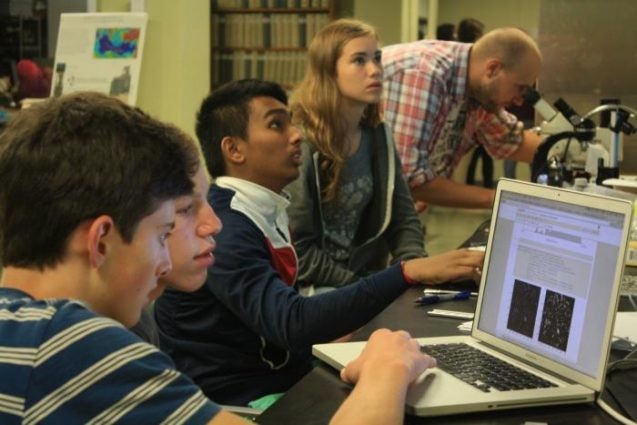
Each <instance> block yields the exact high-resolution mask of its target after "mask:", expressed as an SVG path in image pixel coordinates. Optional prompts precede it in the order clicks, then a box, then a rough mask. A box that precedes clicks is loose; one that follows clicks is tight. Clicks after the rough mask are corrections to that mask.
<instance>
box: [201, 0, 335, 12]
mask: <svg viewBox="0 0 637 425" xmlns="http://www.w3.org/2000/svg"><path fill="white" fill-rule="evenodd" d="M328 7H329V0H213V2H212V8H213V11H214V10H216V9H289V8H312V9H314V8H320V9H325V8H328Z"/></svg>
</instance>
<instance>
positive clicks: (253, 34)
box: [212, 13, 329, 48]
mask: <svg viewBox="0 0 637 425" xmlns="http://www.w3.org/2000/svg"><path fill="white" fill-rule="evenodd" d="M328 22H329V16H328V15H327V14H324V13H319V14H316V13H307V14H306V13H298V14H296V13H293V14H288V13H285V14H270V13H263V14H236V13H228V14H222V15H213V17H212V28H213V37H212V43H213V46H214V47H217V48H218V47H228V48H279V47H293V48H305V47H307V45H308V44H309V42H310V41H311V40H312V37H314V34H316V32H317V31H318V30H319V29H320V28H321V27H323V26H324V25H325V24H327V23H328Z"/></svg>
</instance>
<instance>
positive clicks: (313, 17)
mask: <svg viewBox="0 0 637 425" xmlns="http://www.w3.org/2000/svg"><path fill="white" fill-rule="evenodd" d="M334 1H335V0H329V1H327V2H325V1H323V2H317V1H309V2H301V1H295V2H291V1H288V2H282V1H278V0H275V1H259V2H256V1H252V0H243V1H238V0H235V1H223V2H222V1H221V0H211V2H210V20H211V25H210V41H211V43H210V45H211V47H210V51H211V55H210V66H211V78H210V82H211V84H212V85H213V86H214V85H216V84H221V83H224V82H227V81H232V80H236V79H241V78H259V79H263V80H268V81H274V82H277V83H279V84H281V86H282V87H284V88H285V89H288V90H289V89H291V88H292V87H294V86H295V85H296V84H297V83H298V82H299V81H300V80H301V79H302V78H303V75H304V74H305V68H306V66H307V54H306V52H307V46H308V45H309V43H310V41H311V40H312V38H313V37H314V34H316V32H317V31H319V30H320V28H322V27H323V26H324V25H326V24H327V23H328V22H329V21H331V20H332V19H334ZM285 3H288V4H294V5H296V6H299V5H301V4H303V5H308V4H314V5H317V4H320V7H289V8H288V7H254V8H252V7H215V4H216V5H220V4H222V5H225V6H236V5H241V6H248V5H254V6H264V5H267V4H276V5H281V4H285Z"/></svg>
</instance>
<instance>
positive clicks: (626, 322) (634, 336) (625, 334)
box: [613, 311, 637, 342]
mask: <svg viewBox="0 0 637 425" xmlns="http://www.w3.org/2000/svg"><path fill="white" fill-rule="evenodd" d="M613 336H616V337H619V338H625V339H628V340H630V341H631V342H637V311H619V312H617V317H616V318H615V329H614V330H613Z"/></svg>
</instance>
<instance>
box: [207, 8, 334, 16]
mask: <svg viewBox="0 0 637 425" xmlns="http://www.w3.org/2000/svg"><path fill="white" fill-rule="evenodd" d="M211 13H212V14H213V15H215V14H217V15H219V14H227V13H328V14H330V13H332V11H331V10H330V9H327V8H317V7H305V8H294V9H289V8H276V7H272V8H258V9H257V8H255V9H244V8H232V9H215V10H212V11H211Z"/></svg>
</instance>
